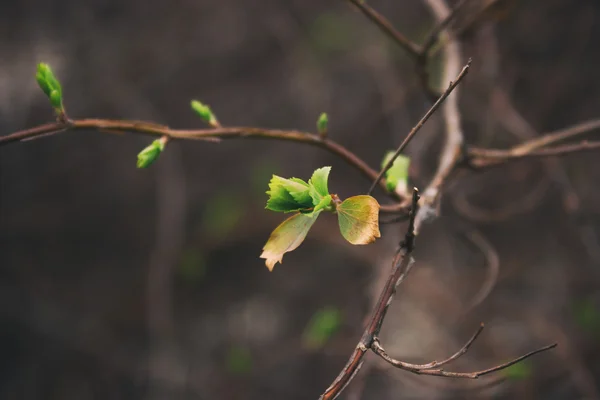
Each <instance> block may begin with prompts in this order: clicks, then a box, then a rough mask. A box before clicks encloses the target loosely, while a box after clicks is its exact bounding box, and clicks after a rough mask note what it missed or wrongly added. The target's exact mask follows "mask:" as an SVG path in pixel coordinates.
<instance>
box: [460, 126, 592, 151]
mask: <svg viewBox="0 0 600 400" xmlns="http://www.w3.org/2000/svg"><path fill="white" fill-rule="evenodd" d="M598 129H600V119H595V120H590V121H585V122H582V123H579V124H576V125H573V126H570V127H568V128H565V129H560V130H558V131H554V132H549V133H546V134H543V135H541V136H540V137H537V138H535V139H531V140H528V141H526V142H523V143H521V144H519V145H517V146H514V147H512V148H510V149H505V150H494V149H481V148H476V147H473V148H470V149H469V150H468V155H469V156H470V157H481V158H496V159H504V158H516V157H520V156H524V155H527V154H530V153H534V154H535V151H536V150H539V149H542V148H547V147H548V146H549V145H551V144H555V143H558V142H562V141H565V140H567V139H573V138H575V137H577V136H581V135H585V134H588V133H591V132H592V131H595V130H598ZM541 154H544V153H541ZM552 155H556V154H552Z"/></svg>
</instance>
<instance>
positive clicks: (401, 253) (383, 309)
mask: <svg viewBox="0 0 600 400" xmlns="http://www.w3.org/2000/svg"><path fill="white" fill-rule="evenodd" d="M418 203H419V192H418V190H417V189H416V188H415V189H414V190H413V197H412V208H411V211H410V216H409V224H408V229H407V231H406V234H405V236H404V241H403V242H402V243H401V244H400V248H399V249H398V251H397V252H396V255H395V257H394V260H393V262H392V272H391V273H390V276H389V278H388V280H387V282H386V284H385V287H384V289H383V291H382V292H381V295H380V296H379V300H378V301H377V304H376V306H375V308H374V309H373V313H372V314H371V317H370V318H369V323H368V325H367V327H366V329H365V331H364V333H363V335H362V337H361V339H360V341H359V342H358V345H357V346H356V348H355V349H354V351H353V352H352V354H351V355H350V358H349V359H348V362H347V363H346V365H345V366H344V368H343V369H342V371H341V372H340V373H339V375H338V376H337V377H336V378H335V380H334V381H333V383H332V384H331V385H330V386H329V388H327V390H325V392H324V393H323V394H322V395H321V397H319V399H320V400H332V399H335V398H336V397H337V396H338V395H339V394H340V393H341V392H342V391H343V390H344V388H345V387H346V386H347V385H348V383H350V381H351V380H352V378H354V376H355V374H356V373H357V372H358V370H359V369H360V367H361V366H362V363H363V357H364V355H365V353H366V352H367V350H368V349H369V348H371V346H373V342H374V341H375V338H376V337H377V335H379V331H380V330H381V325H382V323H383V320H384V318H385V315H386V313H387V310H388V307H389V306H390V304H391V303H392V299H393V297H394V294H395V293H396V288H397V286H398V285H399V284H400V283H401V282H402V281H403V280H404V278H405V277H406V275H407V274H408V272H409V271H410V269H411V267H412V265H413V262H414V260H413V258H412V256H411V253H412V251H413V249H414V239H415V235H414V228H415V226H414V223H415V216H416V213H417V212H418V208H419V206H418Z"/></svg>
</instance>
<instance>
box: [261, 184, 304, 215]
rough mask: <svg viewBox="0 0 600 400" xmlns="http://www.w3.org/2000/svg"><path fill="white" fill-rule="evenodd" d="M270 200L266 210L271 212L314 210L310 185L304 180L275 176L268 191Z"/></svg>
mask: <svg viewBox="0 0 600 400" xmlns="http://www.w3.org/2000/svg"><path fill="white" fill-rule="evenodd" d="M267 194H268V195H269V200H267V206H266V208H267V209H268V210H271V211H278V212H291V211H299V210H303V209H307V208H312V206H313V203H312V199H311V197H310V195H309V188H308V184H307V183H306V182H304V181H302V179H297V178H292V179H285V178H282V177H280V176H277V175H273V177H272V178H271V181H270V182H269V190H268V191H267Z"/></svg>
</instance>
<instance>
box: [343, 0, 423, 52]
mask: <svg viewBox="0 0 600 400" xmlns="http://www.w3.org/2000/svg"><path fill="white" fill-rule="evenodd" d="M348 1H349V2H350V3H352V4H354V6H355V7H356V8H358V9H359V10H360V11H361V12H362V13H363V14H364V15H366V16H367V18H369V19H370V20H371V21H372V22H373V23H374V24H375V25H376V26H377V27H378V28H379V29H381V30H382V31H383V32H384V33H385V34H386V35H388V36H389V37H390V38H391V39H392V40H393V41H394V42H396V43H397V44H398V45H399V46H400V47H402V48H403V49H404V50H406V51H407V52H408V53H409V54H410V55H411V56H413V57H415V58H417V57H419V56H420V55H421V53H422V49H421V46H419V45H418V44H416V43H414V42H413V41H411V40H409V39H408V38H406V37H405V36H404V35H403V34H402V33H400V32H399V31H398V30H396V28H394V26H393V25H392V24H391V22H390V21H389V20H388V19H387V18H385V17H384V16H383V15H381V14H379V13H378V12H377V11H375V10H374V9H373V8H372V7H371V6H369V5H368V4H367V2H366V1H363V0H348Z"/></svg>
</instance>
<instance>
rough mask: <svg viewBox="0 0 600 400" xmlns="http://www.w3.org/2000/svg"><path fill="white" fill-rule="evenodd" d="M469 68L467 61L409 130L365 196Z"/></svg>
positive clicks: (469, 63) (371, 190)
mask: <svg viewBox="0 0 600 400" xmlns="http://www.w3.org/2000/svg"><path fill="white" fill-rule="evenodd" d="M470 67H471V60H469V62H467V65H465V66H464V67H463V69H462V71H461V72H460V74H458V76H457V77H456V79H455V80H454V81H450V84H449V85H448V88H447V89H446V91H445V92H444V93H443V94H442V96H440V98H439V99H438V100H437V101H436V102H435V103H434V104H433V106H431V108H430V109H429V110H428V111H427V113H426V114H425V115H424V116H423V118H421V120H420V121H419V122H418V123H417V124H416V125H415V126H414V127H413V128H412V129H411V131H410V132H409V133H408V135H407V136H406V138H405V139H404V140H403V141H402V143H401V144H400V146H399V147H398V148H397V149H396V151H395V152H394V155H393V156H392V158H390V160H389V161H388V162H387V164H385V166H384V167H383V168H382V169H381V171H379V174H378V175H377V178H376V179H375V180H374V181H373V184H372V185H371V187H370V188H369V191H368V192H367V194H371V193H373V190H375V187H376V186H377V184H378V183H379V182H380V181H381V179H382V178H383V175H384V174H385V173H386V172H387V171H388V170H389V169H390V168H391V167H392V165H393V164H394V161H395V160H396V158H398V156H399V155H400V153H401V152H402V150H404V149H405V148H406V146H407V145H408V143H409V142H410V141H411V140H412V138H413V137H414V136H415V135H416V134H417V132H419V130H420V129H421V128H422V127H423V125H424V124H425V122H427V120H428V119H429V118H430V117H431V116H432V115H433V113H434V112H436V110H437V109H438V108H439V107H440V105H441V104H442V103H443V102H444V100H446V98H447V97H448V96H449V95H450V93H452V91H453V90H454V89H455V88H456V86H458V84H459V83H460V81H462V79H463V78H464V77H465V76H466V75H467V73H468V72H469V68H470Z"/></svg>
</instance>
